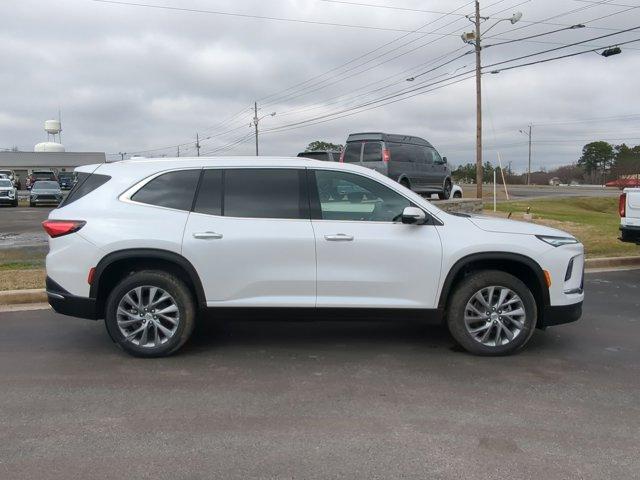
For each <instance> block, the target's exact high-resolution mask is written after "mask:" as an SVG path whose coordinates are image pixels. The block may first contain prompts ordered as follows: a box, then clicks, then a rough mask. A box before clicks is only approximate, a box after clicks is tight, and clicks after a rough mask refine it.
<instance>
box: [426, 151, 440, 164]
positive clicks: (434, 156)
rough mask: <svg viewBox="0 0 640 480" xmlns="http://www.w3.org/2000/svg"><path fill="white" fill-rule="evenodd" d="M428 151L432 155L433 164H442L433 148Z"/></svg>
mask: <svg viewBox="0 0 640 480" xmlns="http://www.w3.org/2000/svg"><path fill="white" fill-rule="evenodd" d="M429 150H430V151H431V155H433V163H435V164H438V165H440V164H442V163H443V162H442V157H441V156H440V154H439V153H438V151H437V150H436V149H435V148H430V149H429Z"/></svg>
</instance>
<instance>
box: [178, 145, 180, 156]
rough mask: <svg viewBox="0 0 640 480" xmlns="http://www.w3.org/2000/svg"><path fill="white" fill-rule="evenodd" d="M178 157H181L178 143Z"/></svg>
mask: <svg viewBox="0 0 640 480" xmlns="http://www.w3.org/2000/svg"><path fill="white" fill-rule="evenodd" d="M178 158H180V145H178Z"/></svg>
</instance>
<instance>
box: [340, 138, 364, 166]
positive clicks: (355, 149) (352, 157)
mask: <svg viewBox="0 0 640 480" xmlns="http://www.w3.org/2000/svg"><path fill="white" fill-rule="evenodd" d="M344 148H345V150H344V161H345V163H355V162H359V161H360V149H361V148H362V142H349V143H347V145H346V146H345V147H344Z"/></svg>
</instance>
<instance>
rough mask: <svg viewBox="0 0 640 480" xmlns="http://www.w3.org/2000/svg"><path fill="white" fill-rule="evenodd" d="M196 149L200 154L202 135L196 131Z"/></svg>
mask: <svg viewBox="0 0 640 480" xmlns="http://www.w3.org/2000/svg"><path fill="white" fill-rule="evenodd" d="M196 151H197V152H198V156H200V137H199V136H198V132H196Z"/></svg>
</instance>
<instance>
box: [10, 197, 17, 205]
mask: <svg viewBox="0 0 640 480" xmlns="http://www.w3.org/2000/svg"><path fill="white" fill-rule="evenodd" d="M11 206H12V207H17V206H18V199H17V198H16V199H15V201H14V202H13V203H12V204H11Z"/></svg>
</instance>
